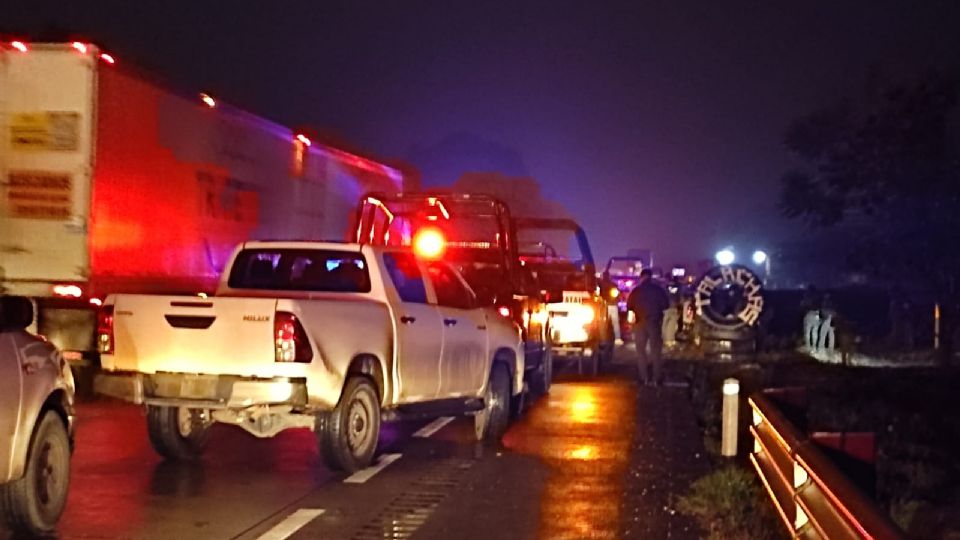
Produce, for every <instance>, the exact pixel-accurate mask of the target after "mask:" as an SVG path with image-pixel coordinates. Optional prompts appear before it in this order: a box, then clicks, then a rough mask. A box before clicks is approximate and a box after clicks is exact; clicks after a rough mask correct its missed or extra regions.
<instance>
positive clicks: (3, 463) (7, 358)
mask: <svg viewBox="0 0 960 540" xmlns="http://www.w3.org/2000/svg"><path fill="white" fill-rule="evenodd" d="M22 369H23V368H22V365H21V363H20V355H19V353H18V352H17V347H16V343H15V341H14V339H13V333H12V332H0V483H4V482H6V481H8V480H10V473H11V469H10V459H11V457H12V456H13V445H14V441H15V440H16V435H17V424H18V423H19V422H20V415H21V413H20V397H21V396H20V386H21V385H20V379H21V377H23V371H22Z"/></svg>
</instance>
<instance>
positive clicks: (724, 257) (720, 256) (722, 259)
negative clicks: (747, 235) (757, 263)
mask: <svg viewBox="0 0 960 540" xmlns="http://www.w3.org/2000/svg"><path fill="white" fill-rule="evenodd" d="M715 257H716V259H717V262H718V263H720V264H722V265H723V266H727V265H728V264H733V261H735V260H737V256H736V255H734V253H733V250H732V249H721V250H720V251H718V252H717V254H716V255H715Z"/></svg>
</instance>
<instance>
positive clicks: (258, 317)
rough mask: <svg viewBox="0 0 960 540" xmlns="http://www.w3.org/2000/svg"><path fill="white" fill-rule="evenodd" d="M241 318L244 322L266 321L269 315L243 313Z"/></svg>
mask: <svg viewBox="0 0 960 540" xmlns="http://www.w3.org/2000/svg"><path fill="white" fill-rule="evenodd" d="M243 320H244V321H245V322H267V321H269V320H270V316H269V315H244V316H243Z"/></svg>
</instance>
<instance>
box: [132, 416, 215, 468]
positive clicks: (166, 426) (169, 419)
mask: <svg viewBox="0 0 960 540" xmlns="http://www.w3.org/2000/svg"><path fill="white" fill-rule="evenodd" d="M203 414H204V413H203V411H202V410H200V409H188V408H186V407H165V406H158V405H149V406H148V407H147V433H148V434H149V435H150V444H151V445H152V446H153V449H154V450H156V451H157V453H158V454H160V455H161V456H163V457H165V458H167V459H171V460H174V461H195V460H197V459H200V456H201V455H203V450H204V448H206V446H207V441H208V440H209V438H210V423H209V422H207V421H205V420H204V418H203Z"/></svg>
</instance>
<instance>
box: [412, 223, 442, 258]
mask: <svg viewBox="0 0 960 540" xmlns="http://www.w3.org/2000/svg"><path fill="white" fill-rule="evenodd" d="M446 249H447V240H446V238H444V236H443V233H442V232H440V229H437V228H435V227H426V228H423V229H420V230H419V231H417V234H415V235H414V236H413V250H414V251H415V252H416V254H417V255H419V256H421V257H423V258H424V259H439V258H440V257H441V256H442V255H443V252H444V251H446Z"/></svg>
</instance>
